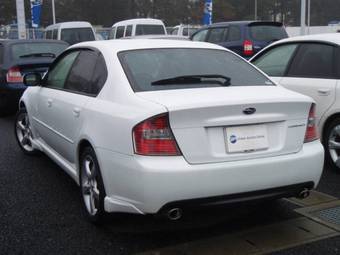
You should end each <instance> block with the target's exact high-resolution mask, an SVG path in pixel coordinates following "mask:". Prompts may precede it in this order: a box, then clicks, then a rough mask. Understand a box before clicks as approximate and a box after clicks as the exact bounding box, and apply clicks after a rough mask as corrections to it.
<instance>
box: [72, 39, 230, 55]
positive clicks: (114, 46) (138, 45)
mask: <svg viewBox="0 0 340 255" xmlns="http://www.w3.org/2000/svg"><path fill="white" fill-rule="evenodd" d="M86 47H88V48H91V47H94V48H97V49H99V50H102V51H106V52H107V50H108V51H112V52H116V53H118V52H121V51H127V50H139V49H164V48H193V49H194V48H197V49H199V48H201V49H217V50H224V51H229V50H227V49H225V48H223V47H221V46H219V45H216V44H211V43H206V42H192V41H185V40H166V39H133V40H126V39H116V40H106V41H92V42H82V43H78V44H75V45H72V46H71V47H70V49H73V48H86Z"/></svg>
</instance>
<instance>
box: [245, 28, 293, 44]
mask: <svg viewBox="0 0 340 255" xmlns="http://www.w3.org/2000/svg"><path fill="white" fill-rule="evenodd" d="M249 32H250V38H251V39H252V40H255V41H265V42H273V41H278V40H281V39H283V38H287V33H286V31H285V29H284V28H283V27H282V26H273V25H272V26H270V25H250V26H249Z"/></svg>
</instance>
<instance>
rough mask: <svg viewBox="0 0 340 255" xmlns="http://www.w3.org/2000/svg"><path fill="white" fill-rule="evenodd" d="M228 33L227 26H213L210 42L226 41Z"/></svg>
mask: <svg viewBox="0 0 340 255" xmlns="http://www.w3.org/2000/svg"><path fill="white" fill-rule="evenodd" d="M227 33H228V29H227V28H222V27H220V28H212V29H210V32H209V36H208V40H207V41H208V42H211V43H220V42H223V41H224V38H225V37H226V34H227Z"/></svg>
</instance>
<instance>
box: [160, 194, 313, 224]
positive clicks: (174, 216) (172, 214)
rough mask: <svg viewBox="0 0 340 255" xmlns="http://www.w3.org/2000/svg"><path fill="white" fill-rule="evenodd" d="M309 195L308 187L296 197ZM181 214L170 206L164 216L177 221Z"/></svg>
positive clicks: (180, 210)
mask: <svg viewBox="0 0 340 255" xmlns="http://www.w3.org/2000/svg"><path fill="white" fill-rule="evenodd" d="M309 195H310V190H309V189H307V188H306V189H303V190H302V191H301V192H300V193H299V194H298V196H297V197H298V198H299V199H305V198H307V197H309ZM182 216H183V211H182V209H181V208H172V209H170V210H168V211H167V212H166V217H167V218H168V219H169V220H171V221H177V220H180V219H181V218H182Z"/></svg>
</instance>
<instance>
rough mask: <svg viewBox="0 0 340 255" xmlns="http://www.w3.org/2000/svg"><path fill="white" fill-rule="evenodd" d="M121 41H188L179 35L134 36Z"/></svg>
mask: <svg viewBox="0 0 340 255" xmlns="http://www.w3.org/2000/svg"><path fill="white" fill-rule="evenodd" d="M122 39H163V40H189V39H188V37H185V36H179V35H135V36H127V37H124V38H122Z"/></svg>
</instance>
